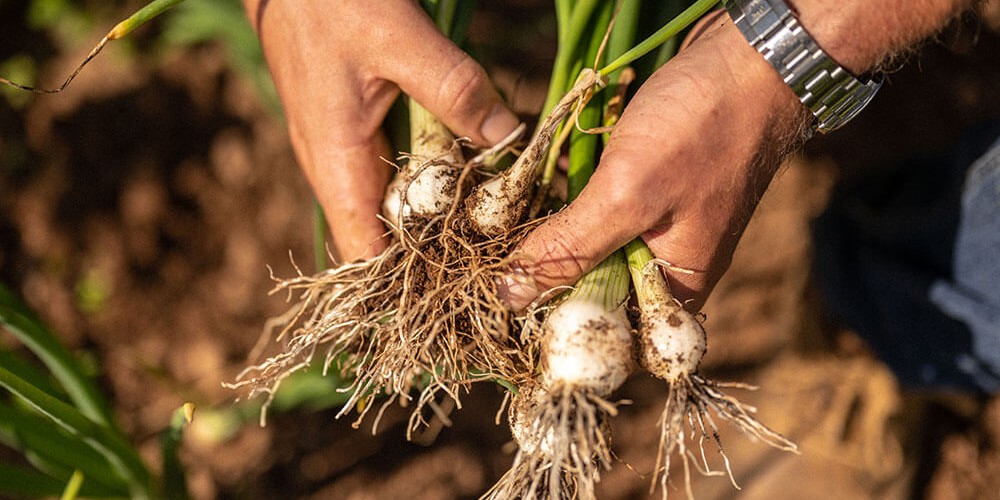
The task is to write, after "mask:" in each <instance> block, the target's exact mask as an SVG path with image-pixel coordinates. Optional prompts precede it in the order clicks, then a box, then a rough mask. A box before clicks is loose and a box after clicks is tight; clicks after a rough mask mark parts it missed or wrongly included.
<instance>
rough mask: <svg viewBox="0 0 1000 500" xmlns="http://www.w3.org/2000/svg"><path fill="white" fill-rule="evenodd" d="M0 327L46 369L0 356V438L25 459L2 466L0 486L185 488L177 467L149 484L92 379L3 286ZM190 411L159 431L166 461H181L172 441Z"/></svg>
mask: <svg viewBox="0 0 1000 500" xmlns="http://www.w3.org/2000/svg"><path fill="white" fill-rule="evenodd" d="M0 326H2V327H3V329H4V330H5V331H7V332H9V333H10V334H11V335H13V336H14V338H16V339H17V340H18V341H19V342H20V343H21V344H23V345H24V346H25V347H26V348H27V349H28V350H29V351H30V352H31V353H32V354H33V355H34V356H36V357H37V358H38V360H39V361H40V362H41V365H42V367H43V368H42V367H38V366H36V365H35V364H33V363H30V362H28V360H26V359H24V356H23V355H17V354H14V353H13V352H3V353H2V354H0V386H3V387H4V388H5V389H7V391H9V394H10V396H9V397H5V398H3V400H0V441H2V442H3V444H5V445H6V446H8V447H10V448H13V449H15V450H18V451H20V452H21V453H22V454H23V456H24V458H25V460H26V462H27V464H28V466H27V467H25V466H12V465H4V466H3V467H0V491H2V492H6V493H9V494H17V495H28V496H44V495H56V494H59V493H60V492H62V491H63V490H64V486H65V485H66V484H67V483H69V482H70V481H71V480H73V483H72V484H75V485H76V486H74V489H77V490H79V492H80V494H82V495H85V496H93V497H116V496H128V497H131V498H166V497H168V496H169V497H170V498H177V496H176V494H177V493H179V492H185V491H186V486H185V484H184V476H183V473H181V472H180V469H175V470H173V471H171V474H170V475H169V476H168V477H165V478H164V481H163V482H160V481H154V478H153V476H152V475H151V474H150V472H149V470H148V468H147V467H146V465H145V464H144V463H143V462H142V460H141V459H140V458H139V454H138V451H137V450H136V449H135V447H134V446H133V445H132V444H131V443H130V442H129V441H128V439H127V438H126V436H125V434H124V433H123V432H122V430H121V428H120V427H118V425H117V424H116V423H115V421H114V418H113V417H112V412H111V407H110V405H109V404H108V402H107V400H106V399H105V398H104V397H103V396H102V395H101V392H100V389H99V388H98V386H97V385H96V384H95V382H94V381H93V380H92V379H91V378H90V377H88V376H87V375H86V374H85V373H84V371H83V370H82V369H81V367H80V366H79V365H78V363H77V362H76V361H75V360H74V358H73V355H72V354H71V353H70V352H69V351H67V350H66V349H65V348H64V347H63V346H62V345H61V344H60V343H59V341H58V339H56V337H55V336H54V335H53V334H52V332H51V331H49V329H48V328H46V327H45V325H44V324H43V323H42V322H41V321H40V320H39V319H38V317H37V316H36V315H35V314H34V313H33V312H32V311H31V310H30V309H29V308H28V307H27V306H26V305H24V303H22V302H21V301H20V300H19V299H18V298H17V297H16V296H15V295H14V294H13V293H12V292H11V291H10V290H8V289H7V288H6V287H4V286H2V285H0ZM190 414H191V412H190V410H189V411H188V412H187V413H186V415H187V417H188V418H181V419H178V418H174V419H173V421H172V422H171V425H170V428H169V429H168V431H167V432H166V433H165V434H164V438H163V447H164V454H165V458H168V459H169V462H171V463H178V462H177V461H176V450H177V444H178V443H179V441H180V437H181V434H182V429H183V427H184V424H185V423H186V422H187V421H189V420H190V418H189V417H190ZM80 477H82V479H79V478H80ZM73 478H77V479H73ZM81 481H82V486H81V485H80V484H79V483H80V482H81ZM166 493H171V494H170V495H167V494H166Z"/></svg>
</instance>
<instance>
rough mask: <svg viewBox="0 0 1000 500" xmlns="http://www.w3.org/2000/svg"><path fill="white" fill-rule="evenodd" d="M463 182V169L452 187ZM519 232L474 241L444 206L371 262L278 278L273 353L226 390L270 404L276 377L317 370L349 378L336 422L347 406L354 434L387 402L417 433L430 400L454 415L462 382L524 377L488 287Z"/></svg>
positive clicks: (411, 225)
mask: <svg viewBox="0 0 1000 500" xmlns="http://www.w3.org/2000/svg"><path fill="white" fill-rule="evenodd" d="M435 161H437V160H435ZM457 168H459V169H463V167H462V166H457ZM469 175H474V172H473V170H472V168H471V166H465V167H464V170H463V174H462V177H463V180H464V177H466V176H469ZM460 185H461V182H460ZM460 194H461V193H459V195H460ZM456 198H457V196H456ZM390 225H391V223H390ZM530 227H532V225H525V226H519V227H515V228H514V229H513V230H512V231H510V232H508V233H507V234H504V235H501V236H498V237H493V238H485V237H482V236H480V235H478V234H477V233H475V232H474V231H473V230H471V229H470V228H469V226H468V224H467V223H466V218H465V217H464V207H463V205H462V204H460V203H459V202H458V200H457V199H456V202H455V203H454V204H453V205H452V207H451V209H450V210H449V211H448V212H447V213H445V214H441V215H437V216H433V217H407V218H405V219H404V220H403V221H402V222H401V223H400V224H398V226H393V227H392V232H393V235H394V236H395V238H394V241H393V243H391V244H390V246H389V248H388V249H387V250H386V251H385V252H383V253H382V254H381V255H379V256H378V257H375V258H373V259H370V260H367V261H359V262H353V263H347V264H343V265H340V266H338V267H336V268H333V269H329V270H326V271H322V272H320V273H317V274H315V275H306V274H303V273H302V272H301V271H300V270H299V271H298V275H297V276H296V277H294V278H291V279H286V280H280V281H278V284H277V286H276V287H275V289H274V292H286V293H288V294H289V297H290V298H291V300H292V301H293V302H294V303H293V305H292V307H291V308H290V310H289V311H288V312H287V313H286V314H285V315H284V316H282V317H280V318H276V319H275V320H272V324H271V329H272V334H273V333H274V332H277V334H276V335H275V337H276V338H277V339H279V340H280V341H282V342H283V343H284V348H283V349H282V352H281V353H280V354H278V355H275V356H273V357H271V358H268V359H266V360H265V361H263V362H262V363H260V364H258V365H256V366H252V367H250V368H248V369H246V370H244V372H243V373H241V374H240V375H239V376H238V378H237V381H236V382H235V383H234V384H230V386H231V387H233V388H236V389H248V390H249V392H250V396H251V397H252V396H254V395H258V394H266V395H267V397H268V400H267V402H270V398H272V397H273V395H274V392H275V391H276V390H277V388H278V387H279V386H280V384H281V382H282V380H284V379H285V378H287V377H288V376H289V375H291V374H292V373H294V372H296V371H298V370H300V369H302V368H305V367H307V366H310V365H311V364H314V363H319V362H322V368H323V370H324V373H326V372H327V371H328V370H331V369H334V370H339V371H340V372H341V375H342V376H343V377H344V378H345V379H347V380H352V383H351V384H350V386H349V387H346V388H344V389H343V390H344V391H345V392H348V393H349V394H350V396H349V398H348V400H347V403H346V404H345V405H344V406H343V408H342V409H341V411H340V413H339V414H338V417H339V416H343V415H345V414H347V413H350V412H351V410H352V409H354V408H357V409H358V419H357V422H356V425H359V424H360V422H361V421H362V420H363V419H364V417H365V416H366V415H367V413H368V412H369V411H370V410H371V409H372V408H373V407H378V408H380V411H379V412H378V413H379V414H381V412H382V410H384V409H385V408H386V407H387V406H388V405H390V404H392V403H393V402H396V401H397V400H401V401H400V402H401V403H408V402H410V401H411V400H413V401H414V403H415V407H414V410H413V413H412V415H411V421H410V426H409V432H412V431H413V430H415V429H417V428H419V427H420V426H421V425H423V424H426V418H425V415H424V411H423V410H424V409H425V407H427V406H430V407H431V408H432V409H434V408H435V401H436V399H437V396H438V395H439V394H441V393H444V394H445V395H447V397H450V398H451V399H453V400H454V401H455V402H456V404H457V406H458V407H459V408H460V407H461V403H460V393H461V391H462V390H463V389H464V390H467V389H468V386H469V384H471V383H474V382H477V381H481V380H492V379H503V380H507V381H516V380H519V379H522V378H524V375H522V374H523V373H525V372H526V371H530V369H528V368H525V367H526V366H530V362H529V361H527V360H526V359H525V355H524V353H523V350H522V349H520V348H519V346H518V342H517V339H515V338H512V336H511V330H510V328H511V324H512V322H511V318H510V313H509V312H508V311H507V309H506V307H505V306H504V305H503V303H502V302H501V300H500V298H499V297H498V295H497V291H496V285H495V283H496V281H497V279H498V278H499V277H500V276H501V275H502V273H504V272H505V271H506V270H507V269H508V267H509V264H510V258H509V257H508V255H509V254H510V252H511V250H512V249H513V247H514V245H516V244H517V242H519V241H520V239H521V238H523V236H524V235H525V234H526V233H527V231H528V230H529V229H530ZM317 353H321V354H322V358H321V359H318V358H317V356H316V355H317ZM415 394H416V395H415ZM376 399H381V400H383V401H382V403H381V404H373V403H375V402H376ZM267 402H266V403H267ZM266 403H265V406H266ZM262 418H263V417H262ZM377 425H378V418H376V421H375V422H374V426H375V427H377Z"/></svg>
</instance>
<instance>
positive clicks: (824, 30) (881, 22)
mask: <svg viewBox="0 0 1000 500" xmlns="http://www.w3.org/2000/svg"><path fill="white" fill-rule="evenodd" d="M785 1H786V3H788V5H789V7H790V8H791V9H792V10H793V11H794V12H795V15H796V17H797V18H798V20H799V22H800V23H801V24H802V26H803V27H804V28H805V29H806V31H808V32H809V34H810V35H811V36H812V37H813V38H814V39H815V40H816V43H817V44H818V45H819V46H820V47H822V48H823V50H824V51H825V52H826V53H827V54H829V55H830V57H832V58H833V59H834V60H835V61H836V62H837V63H839V64H840V65H841V66H843V67H844V68H845V69H847V70H849V71H850V72H851V73H853V74H854V75H863V74H865V73H869V72H872V71H877V70H878V69H879V68H880V67H881V66H882V65H883V64H885V62H886V61H888V60H890V59H891V58H892V57H893V56H894V55H896V54H898V53H900V52H903V51H905V50H907V49H908V48H910V47H912V46H913V45H915V44H916V43H918V42H920V41H922V40H924V39H926V38H927V37H929V36H931V35H933V34H934V33H936V32H937V31H938V30H940V29H941V28H942V27H943V26H944V25H946V24H947V23H948V22H949V21H950V20H951V19H952V18H954V17H955V16H957V15H958V14H960V13H961V12H962V11H964V10H966V9H967V8H969V7H970V6H971V5H972V0H922V1H919V2H914V1H913V0H841V1H838V2H830V1H826V0H785Z"/></svg>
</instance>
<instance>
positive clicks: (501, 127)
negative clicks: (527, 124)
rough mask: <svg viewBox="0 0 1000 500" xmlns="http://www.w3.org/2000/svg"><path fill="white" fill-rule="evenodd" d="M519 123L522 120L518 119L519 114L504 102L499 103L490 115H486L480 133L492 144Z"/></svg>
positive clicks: (506, 134)
mask: <svg viewBox="0 0 1000 500" xmlns="http://www.w3.org/2000/svg"><path fill="white" fill-rule="evenodd" d="M518 124H520V121H518V119H517V116H515V115H514V113H511V112H510V110H509V109H507V107H506V106H504V105H503V104H501V103H497V104H496V105H495V106H493V109H492V110H491V111H490V115H489V116H487V117H486V121H484V122H483V126H482V128H481V129H480V130H479V133H480V134H482V135H483V138H484V139H486V141H487V142H489V145H490V146H492V145H494V144H496V143H498V142H500V141H502V140H503V139H504V138H505V137H507V136H508V135H510V133H511V132H513V131H514V129H515V128H517V126H518Z"/></svg>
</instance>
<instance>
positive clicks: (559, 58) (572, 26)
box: [540, 0, 606, 116]
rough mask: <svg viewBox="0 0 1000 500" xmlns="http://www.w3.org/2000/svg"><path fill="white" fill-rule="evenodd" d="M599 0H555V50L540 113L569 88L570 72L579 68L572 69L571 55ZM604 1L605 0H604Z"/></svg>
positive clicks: (576, 49)
mask: <svg viewBox="0 0 1000 500" xmlns="http://www.w3.org/2000/svg"><path fill="white" fill-rule="evenodd" d="M600 1H602V0H579V1H578V2H575V5H574V2H573V1H571V0H557V2H556V18H557V22H558V23H559V34H560V36H559V48H558V49H557V50H556V60H555V62H554V63H553V65H552V77H551V79H550V80H549V93H548V95H547V96H546V98H545V104H544V105H543V106H542V112H541V115H540V116H547V115H548V114H549V111H552V108H553V107H555V105H556V103H558V102H559V99H561V98H562V96H563V94H565V93H566V91H567V90H569V88H570V86H571V85H572V82H573V78H574V76H575V75H576V74H577V73H579V70H577V71H573V64H574V62H575V61H576V58H575V57H574V56H575V55H576V54H578V53H579V47H580V44H581V41H582V40H583V36H584V34H585V31H586V29H587V25H588V24H589V22H590V19H591V15H592V14H593V12H594V9H596V8H597V5H598V3H599V2H600ZM605 1H606V0H605Z"/></svg>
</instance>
